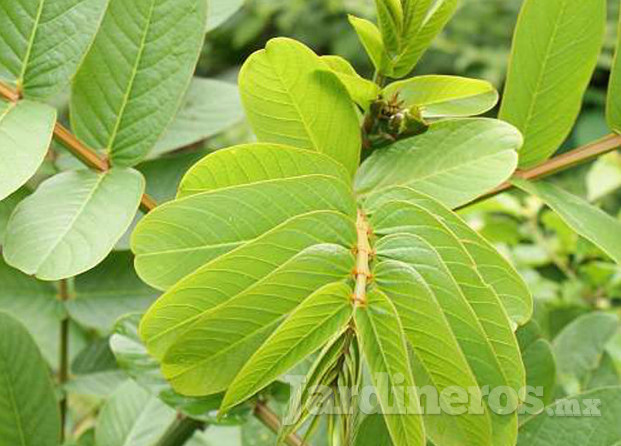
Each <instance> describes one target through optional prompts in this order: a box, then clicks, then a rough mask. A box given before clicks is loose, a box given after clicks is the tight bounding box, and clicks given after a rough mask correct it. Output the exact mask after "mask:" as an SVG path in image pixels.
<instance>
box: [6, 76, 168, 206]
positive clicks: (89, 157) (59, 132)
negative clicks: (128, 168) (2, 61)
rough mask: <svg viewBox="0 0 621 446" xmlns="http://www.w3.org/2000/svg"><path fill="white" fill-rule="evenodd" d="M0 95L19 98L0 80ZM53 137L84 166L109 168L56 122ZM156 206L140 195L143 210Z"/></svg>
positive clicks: (99, 169)
mask: <svg viewBox="0 0 621 446" xmlns="http://www.w3.org/2000/svg"><path fill="white" fill-rule="evenodd" d="M0 97H3V98H4V99H6V100H8V101H10V102H17V101H19V100H20V95H19V93H18V92H17V91H16V90H14V89H13V88H11V87H10V86H8V85H6V84H3V83H2V82H0ZM54 137H55V138H56V140H57V141H58V142H60V143H61V144H62V145H63V147H65V148H66V149H67V151H68V152H69V153H71V154H72V155H73V156H74V157H76V158H77V159H78V160H80V161H81V162H82V163H83V164H84V165H85V166H87V167H89V168H91V169H93V170H96V171H99V172H106V171H107V170H108V169H109V168H110V165H109V163H108V160H106V159H105V158H103V157H101V156H100V155H99V154H98V153H97V152H96V151H95V150H93V149H91V148H90V147H88V146H86V145H85V144H83V143H82V142H81V141H80V140H78V138H76V137H75V135H73V134H72V133H71V132H70V131H69V130H67V128H65V127H64V126H63V125H62V124H60V123H58V122H57V123H56V125H55V126H54ZM156 206H157V204H156V202H155V200H154V199H153V198H151V197H150V196H149V195H147V194H144V195H143V196H142V200H141V201H140V209H142V211H143V212H145V213H148V212H150V211H152V210H153V209H155V207H156Z"/></svg>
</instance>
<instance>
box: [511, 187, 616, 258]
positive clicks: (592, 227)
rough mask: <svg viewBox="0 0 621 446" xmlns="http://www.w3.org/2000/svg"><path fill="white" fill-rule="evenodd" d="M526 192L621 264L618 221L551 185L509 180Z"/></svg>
mask: <svg viewBox="0 0 621 446" xmlns="http://www.w3.org/2000/svg"><path fill="white" fill-rule="evenodd" d="M512 181H513V184H515V185H516V186H517V187H519V188H520V189H522V190H523V191H525V192H528V193H530V194H533V195H535V196H537V197H539V198H540V199H541V200H543V202H544V203H545V204H547V205H548V206H550V208H552V210H554V212H556V213H557V214H558V215H559V216H560V217H561V218H562V219H563V220H564V221H565V223H567V224H568V225H569V226H570V227H571V228H572V229H573V230H574V231H576V232H577V233H578V234H579V235H581V236H582V237H584V238H586V239H587V240H589V241H591V242H592V243H594V244H596V245H597V246H598V247H600V248H601V249H602V250H603V251H604V252H605V253H606V254H608V255H609V256H610V257H611V258H612V259H613V260H614V261H615V262H617V263H620V264H621V222H619V220H617V219H615V218H613V217H611V216H610V215H608V214H606V213H605V212H603V211H602V210H600V209H598V208H596V207H594V206H593V205H591V204H589V203H588V202H587V201H585V200H583V199H582V198H580V197H577V196H575V195H572V194H570V193H569V192H566V191H564V190H563V189H561V188H559V187H558V186H555V185H554V184H552V183H549V182H545V181H538V182H536V183H532V182H528V181H525V180H518V179H514V180H512Z"/></svg>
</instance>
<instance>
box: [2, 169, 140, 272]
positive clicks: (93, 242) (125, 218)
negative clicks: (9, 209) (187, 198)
mask: <svg viewBox="0 0 621 446" xmlns="http://www.w3.org/2000/svg"><path fill="white" fill-rule="evenodd" d="M143 191H144V178H143V177H142V175H140V174H139V173H138V172H136V171H134V170H131V169H112V170H110V171H108V172H107V173H101V174H98V173H94V172H90V171H86V170H80V171H73V172H65V173H61V174H58V175H56V176H54V177H52V178H50V179H49V180H47V181H45V182H44V183H42V184H41V186H39V188H38V189H37V191H36V192H35V193H34V194H32V195H31V196H29V197H28V198H26V199H25V200H23V201H22V202H21V203H20V204H19V205H18V206H17V208H16V209H15V212H14V213H13V215H12V217H11V220H10V222H9V227H8V229H7V234H6V238H5V245H4V250H3V255H4V258H5V260H6V262H7V263H8V264H9V265H11V266H13V267H15V268H18V269H20V270H21V271H23V272H25V273H26V274H31V275H35V276H36V277H38V278H40V279H43V280H59V279H63V278H67V277H73V276H75V275H77V274H80V273H82V272H84V271H87V270H89V269H91V268H93V267H94V266H96V265H97V264H98V263H99V262H101V261H102V260H103V259H105V258H106V256H107V255H108V254H109V253H110V251H111V250H112V248H113V247H114V244H115V243H116V242H117V241H118V240H119V238H121V236H122V235H123V232H124V231H125V229H127V227H128V226H129V225H130V223H131V221H132V219H133V217H134V215H135V214H136V210H137V209H138V205H139V204H140V198H141V196H142V193H143Z"/></svg>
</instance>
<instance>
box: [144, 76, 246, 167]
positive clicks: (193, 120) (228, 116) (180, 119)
mask: <svg viewBox="0 0 621 446" xmlns="http://www.w3.org/2000/svg"><path fill="white" fill-rule="evenodd" d="M243 119H244V111H243V109H242V105H241V101H240V99H239V92H238V90H237V87H236V86H235V85H233V84H229V83H228V82H222V81H216V80H211V79H202V78H198V77H195V78H194V79H193V80H192V83H191V84H190V89H189V90H188V93H187V94H186V97H185V101H184V103H183V105H182V106H181V109H180V110H179V113H177V116H176V117H175V120H174V121H173V122H172V124H171V125H170V127H169V128H168V130H166V133H164V135H163V136H162V137H161V138H160V140H159V141H158V142H157V144H156V145H155V148H154V149H153V150H152V151H151V152H150V153H149V156H150V157H155V156H159V155H162V154H164V153H168V152H171V151H173V150H176V149H179V148H182V147H187V146H190V145H192V144H195V143H197V142H199V141H203V140H205V139H207V138H210V137H212V136H214V135H217V134H218V133H220V132H222V131H224V130H227V129H229V128H230V127H232V126H233V125H235V124H237V123H239V122H241V121H242V120H243Z"/></svg>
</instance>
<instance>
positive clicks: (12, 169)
mask: <svg viewBox="0 0 621 446" xmlns="http://www.w3.org/2000/svg"><path fill="white" fill-rule="evenodd" d="M55 123H56V111H55V110H54V109H53V108H52V107H49V106H47V105H44V104H39V103H36V102H31V101H27V100H26V101H21V102H19V103H18V104H8V103H6V102H2V101H0V200H2V199H4V198H6V197H7V196H9V195H11V194H12V193H13V192H15V191H16V190H17V189H19V188H20V187H21V186H22V185H23V184H24V183H26V181H28V180H29V179H30V177H32V176H33V175H34V174H35V172H36V171H37V169H38V168H39V166H40V165H41V163H42V162H43V159H44V158H45V154H46V153H47V149H48V147H49V145H50V142H51V141H52V135H53V133H54V124H55Z"/></svg>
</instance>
